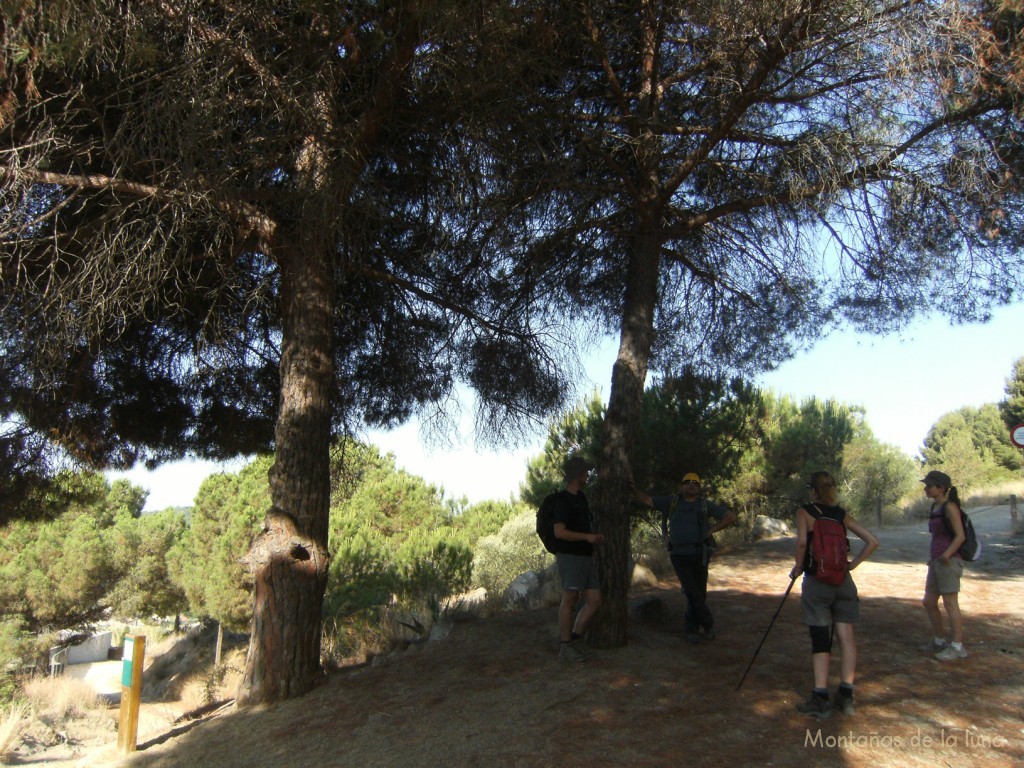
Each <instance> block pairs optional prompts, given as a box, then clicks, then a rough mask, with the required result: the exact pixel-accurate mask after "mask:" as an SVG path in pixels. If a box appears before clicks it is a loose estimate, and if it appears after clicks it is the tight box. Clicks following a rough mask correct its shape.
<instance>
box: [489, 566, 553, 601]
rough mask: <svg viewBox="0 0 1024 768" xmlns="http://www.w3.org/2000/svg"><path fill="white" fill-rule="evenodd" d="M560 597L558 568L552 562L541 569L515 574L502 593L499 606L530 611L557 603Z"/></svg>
mask: <svg viewBox="0 0 1024 768" xmlns="http://www.w3.org/2000/svg"><path fill="white" fill-rule="evenodd" d="M561 599H562V589H561V587H560V586H559V583H558V569H557V567H556V566H555V565H554V564H552V565H550V566H549V567H547V568H545V569H544V570H543V571H527V572H526V573H521V574H519V575H518V576H516V578H515V580H513V582H512V583H511V584H509V586H508V589H506V590H505V594H504V595H502V599H501V607H502V609H504V610H506V611H512V610H524V611H530V610H533V609H534V608H548V607H550V606H552V605H558V603H559V601H561Z"/></svg>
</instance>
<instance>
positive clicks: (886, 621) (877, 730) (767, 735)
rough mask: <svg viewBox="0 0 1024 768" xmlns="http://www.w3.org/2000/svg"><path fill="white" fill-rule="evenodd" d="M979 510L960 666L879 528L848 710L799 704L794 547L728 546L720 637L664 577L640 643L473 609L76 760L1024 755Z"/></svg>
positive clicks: (983, 761)
mask: <svg viewBox="0 0 1024 768" xmlns="http://www.w3.org/2000/svg"><path fill="white" fill-rule="evenodd" d="M974 519H975V525H976V527H977V528H978V530H979V533H980V534H981V535H982V539H983V541H984V544H985V556H984V558H983V560H982V561H981V562H978V563H974V564H970V565H968V567H967V569H966V571H967V573H966V575H965V579H964V586H963V592H962V593H961V605H962V607H963V609H964V612H965V616H966V645H967V648H968V651H969V652H970V656H969V658H967V659H966V660H963V661H959V662H947V663H942V662H939V661H936V660H935V659H934V658H932V657H931V656H929V655H928V654H926V653H923V652H922V651H920V650H919V646H920V645H921V643H923V642H925V641H927V640H928V639H929V637H930V631H929V628H928V622H927V619H926V617H925V614H924V610H923V609H922V608H921V606H920V598H921V593H922V590H923V585H924V574H925V567H924V565H923V564H922V563H923V561H924V559H925V557H926V553H927V547H928V537H927V533H926V531H925V524H924V523H923V522H922V523H920V524H917V525H911V526H904V527H900V528H886V529H882V530H880V531H878V533H879V536H880V538H881V540H882V547H881V548H880V549H879V550H878V552H876V555H875V557H874V558H873V559H872V561H869V562H868V563H866V564H864V565H863V566H862V567H861V568H859V569H858V570H857V571H856V572H855V577H856V581H857V584H858V587H859V590H860V594H861V603H862V615H861V622H860V624H859V626H858V628H857V641H858V648H859V656H860V658H859V665H858V677H857V695H856V700H857V712H856V714H854V715H852V716H840V715H838V714H837V715H834V716H833V717H832V718H831V719H828V720H824V721H818V720H816V719H814V718H810V717H808V716H805V715H801V714H799V713H798V712H796V711H795V709H794V706H795V705H796V704H797V703H798V702H799V701H802V700H803V699H805V698H806V696H807V694H808V692H809V690H810V686H811V682H812V679H811V670H810V654H809V650H810V649H809V640H808V638H807V633H806V629H805V628H804V627H803V625H801V623H800V611H799V590H800V588H799V582H798V583H797V585H796V587H795V588H794V589H793V591H792V593H790V595H789V596H788V598H787V599H786V600H785V601H784V602H783V600H782V597H783V594H784V592H785V589H786V586H787V585H788V583H789V580H788V570H789V567H790V563H791V560H792V554H791V552H792V548H793V540H792V539H782V540H775V541H770V542H759V543H757V544H752V545H746V546H742V547H734V548H730V549H728V550H726V551H723V552H721V553H720V554H719V556H718V558H717V560H716V561H715V563H714V564H713V567H712V576H711V581H710V584H709V604H710V606H711V608H712V610H713V611H714V613H715V616H716V620H717V624H718V627H717V629H718V639H717V641H715V642H714V643H704V644H700V645H692V644H689V643H686V642H685V641H684V640H683V639H682V612H683V600H682V596H681V595H680V593H679V591H678V586H677V585H676V584H675V583H674V582H664V583H659V584H658V585H657V587H649V588H644V589H642V590H640V591H638V592H637V593H636V594H635V595H634V597H633V601H632V602H633V604H634V605H637V604H640V603H643V602H647V603H648V605H647V610H646V611H645V612H644V613H643V615H642V617H641V615H640V614H639V612H638V613H637V615H636V618H634V620H633V621H632V622H631V624H630V634H629V644H628V645H627V646H626V647H623V648H618V649H613V650H598V651H597V652H596V653H595V656H594V658H592V659H590V660H588V661H587V662H585V663H583V664H575V665H572V664H566V663H560V662H559V660H558V659H557V656H556V650H555V648H556V633H555V625H556V610H555V609H553V608H551V609H542V610H537V611H529V612H520V613H510V614H503V615H500V616H496V617H493V618H488V619H477V620H467V621H463V622H459V623H457V624H456V625H455V627H454V628H453V630H452V632H451V633H450V634H449V635H448V637H447V638H446V639H444V640H442V641H439V642H434V643H430V644H428V645H426V646H424V647H422V648H420V649H418V650H407V651H405V652H403V653H401V654H395V655H393V656H391V657H389V658H388V659H387V662H386V663H384V664H379V665H365V666H361V667H356V668H350V669H346V670H343V671H341V672H338V673H335V674H333V675H332V676H331V677H330V678H329V679H328V681H327V683H326V684H325V685H323V686H322V687H320V688H318V689H317V690H315V691H314V692H312V693H311V694H309V695H307V696H305V697H303V698H301V699H298V700H294V701H289V702H285V703H284V704H281V705H278V706H275V707H264V708H256V709H249V710H243V711H234V710H230V709H229V710H228V711H225V712H223V713H221V714H219V715H217V716H213V717H209V718H207V719H205V720H199V721H195V722H194V723H193V724H191V725H188V726H178V727H176V728H169V729H165V730H163V731H160V732H153V731H150V732H149V733H146V732H144V731H143V730H141V729H140V738H139V750H138V752H136V753H135V754H134V755H132V756H129V757H118V756H117V755H116V754H115V752H114V751H113V746H110V747H105V748H103V749H100V750H96V751H94V752H93V753H92V754H89V755H86V756H83V757H80V758H79V759H77V760H76V761H75V762H73V763H64V764H63V765H66V766H71V765H76V766H87V765H96V766H104V767H106V766H118V767H119V768H170V767H171V766H189V767H191V766H195V765H202V766H204V768H228V767H229V766H238V767H239V768H242V767H243V766H244V767H245V768H251V767H252V766H293V765H318V766H388V767H389V768H391V767H393V766H416V767H417V768H419V767H420V766H424V765H444V766H479V765H487V766H499V767H502V766H524V767H529V768H533V767H534V766H559V767H563V766H564V767H566V768H572V767H573V766H587V767H588V768H589V767H591V766H609V765H636V766H677V765H680V764H694V765H698V766H719V765H721V766H730V767H735V766H743V765H767V766H805V765H807V764H808V761H813V762H814V763H815V764H818V765H837V766H838V765H842V766H933V765H948V766H1011V765H1018V766H1019V765H1022V764H1024V640H1022V638H1024V537H1022V536H1021V535H1020V534H1016V535H1014V534H1011V533H1010V521H1009V512H1008V510H1007V508H1006V507H997V508H992V509H989V510H986V511H979V512H978V513H977V514H976V515H975V516H974ZM855 546H856V544H855ZM780 605H781V609H780V613H779V616H778V619H777V621H776V622H775V625H774V627H773V628H772V630H771V632H770V633H769V634H768V635H767V639H766V640H765V642H764V644H763V646H762V648H761V650H760V653H759V655H758V656H757V659H756V661H755V662H754V664H753V667H752V668H751V670H750V672H749V674H748V676H747V677H746V680H745V681H744V683H743V686H742V688H740V689H739V690H737V686H738V684H739V682H740V679H741V677H742V676H743V674H744V670H745V669H746V668H747V666H748V664H749V662H750V660H751V658H752V655H753V654H754V652H755V649H756V648H757V647H758V644H759V643H760V642H761V640H762V638H763V637H765V632H766V630H767V628H768V625H769V622H770V620H771V618H772V616H773V615H774V614H775V612H776V610H777V609H779V608H780ZM835 656H836V658H834V660H833V679H832V685H833V686H834V685H835V684H836V682H837V680H836V675H837V674H838V658H837V657H838V653H836V654H835ZM159 705H160V703H159V702H150V703H149V704H147V706H159ZM47 765H49V766H57V765H62V764H60V763H54V762H48V763H47Z"/></svg>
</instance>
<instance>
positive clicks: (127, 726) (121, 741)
mask: <svg viewBox="0 0 1024 768" xmlns="http://www.w3.org/2000/svg"><path fill="white" fill-rule="evenodd" d="M145 658H146V636H145V635H125V638H124V653H123V654H122V659H121V715H120V718H119V720H118V726H117V751H118V752H123V753H125V754H127V753H129V752H134V751H135V746H136V742H137V741H138V736H139V702H140V701H141V699H142V665H143V662H144V661H145Z"/></svg>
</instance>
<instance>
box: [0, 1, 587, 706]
mask: <svg viewBox="0 0 1024 768" xmlns="http://www.w3.org/2000/svg"><path fill="white" fill-rule="evenodd" d="M471 5H472V7H470V6H471ZM519 12H520V11H519V10H518V9H516V8H510V7H508V5H507V4H505V3H485V4H483V5H481V4H463V3H449V2H433V1H432V0H394V1H393V2H384V3H379V2H353V3H345V4H338V3H335V2H328V1H327V0H323V1H317V0H310V1H304V2H298V3H288V2H286V3H280V2H266V1H263V0H256V1H254V2H246V3H241V4H224V3H216V2H214V3H210V2H200V1H199V0H182V1H180V2H169V3H159V4H153V3H124V2H121V1H120V0H118V1H117V2H115V1H114V0H95V1H94V2H88V3H80V2H69V1H68V0H48V2H46V3H19V4H14V6H13V7H11V8H10V12H7V11H5V17H4V19H3V22H2V27H0V34H2V38H3V39H2V42H3V48H2V51H3V53H2V60H0V68H2V70H0V73H2V77H0V136H2V139H0V156H2V164H0V281H2V282H0V291H2V293H0V329H2V334H0V337H2V339H3V341H2V342H0V417H2V418H3V419H4V420H5V421H7V422H10V423H12V424H14V425H15V426H16V427H18V428H21V429H24V430H26V431H27V432H26V434H30V435H32V434H36V435H38V434H43V435H45V436H47V437H48V438H51V439H52V440H53V442H54V444H55V445H56V446H57V448H58V449H59V451H62V452H64V453H65V454H67V455H70V456H71V457H73V458H75V459H77V460H79V461H83V462H87V463H90V464H94V465H96V466H127V465H130V464H132V463H134V462H136V461H139V460H143V461H146V462H148V463H156V462H159V461H162V460H164V459H166V458H170V457H174V456H180V455H187V454H192V455H196V456H203V457H210V458H219V457H224V456H230V455H235V454H239V453H246V454H251V453H254V452H256V451H261V450H269V449H272V450H273V451H274V455H275V461H274V464H273V467H272V469H271V470H270V481H271V504H270V509H269V511H268V513H267V516H266V521H265V523H264V526H263V532H262V535H261V537H260V538H259V539H258V540H257V541H256V542H255V543H254V546H253V549H252V551H251V552H250V555H249V562H250V564H251V567H252V569H253V575H254V582H255V594H256V598H255V610H254V620H253V633H252V644H251V646H250V652H249V657H248V662H247V670H246V675H245V681H244V683H243V686H242V691H240V694H239V701H240V702H241V703H243V704H244V703H257V702H268V701H274V700H279V699H282V698H287V697H289V696H293V695H297V694H301V693H303V692H305V691H307V690H309V689H310V688H311V686H312V685H313V684H314V682H315V680H316V679H317V678H318V675H319V672H320V664H319V643H320V628H321V610H322V608H321V604H322V598H323V594H324V588H325V583H326V578H327V532H328V525H327V521H328V508H329V493H330V484H331V477H330V469H329V459H328V453H329V446H330V442H331V435H332V431H335V432H336V431H343V430H345V429H346V428H347V427H349V426H350V425H357V424H360V423H367V424H371V425H377V426H384V425H389V424H393V423H396V422H399V421H401V420H403V419H405V418H407V417H408V416H409V415H410V414H411V413H413V412H415V411H417V410H419V409H422V408H426V407H429V406H432V405H434V404H443V403H444V402H445V400H446V399H448V398H451V396H452V393H453V391H454V387H455V385H456V383H457V382H460V381H461V382H466V383H468V384H469V385H470V386H472V387H473V388H475V389H476V391H477V392H478V393H479V394H480V398H479V400H478V402H480V403H481V404H482V406H483V409H484V410H483V413H482V416H483V422H484V423H485V424H487V425H488V426H489V427H491V428H492V430H498V429H506V430H507V429H510V428H516V427H518V426H521V425H522V423H523V419H524V417H538V416H541V415H544V414H546V413H550V412H551V411H553V410H554V409H556V408H557V407H558V406H560V405H561V403H562V402H563V395H564V390H565V387H566V384H567V381H566V378H565V376H564V372H563V370H562V368H561V367H560V365H559V356H560V355H561V354H562V352H563V350H562V348H561V347H560V346H558V345H557V342H559V341H560V339H559V337H558V331H557V329H558V328H559V327H560V326H559V321H560V318H559V317H557V316H556V315H554V314H550V307H551V304H550V303H549V302H547V301H545V300H544V297H543V292H544V285H543V284H539V283H538V281H537V280H536V278H535V277H534V274H533V272H532V271H531V270H530V269H528V268H527V267H525V266H524V267H522V268H520V261H521V260H522V259H523V258H524V254H522V253H521V252H517V251H514V250H511V249H508V248H505V247H502V243H500V242H497V241H495V239H494V235H493V233H492V232H491V230H490V229H489V227H490V222H489V221H487V220H485V219H482V218H480V217H479V216H475V215H474V213H475V211H476V206H475V205H474V202H475V201H476V200H477V199H478V198H479V192H478V189H479V187H480V185H481V182H480V178H481V177H483V178H487V177H488V176H489V175H491V174H493V173H494V169H492V168H490V167H489V165H488V159H487V158H488V155H487V154H486V149H487V146H488V144H487V142H488V140H490V139H491V138H493V136H494V135H495V134H494V131H493V130H490V129H489V127H488V122H487V121H488V120H490V119H491V118H490V117H489V115H492V114H493V110H492V106H494V105H497V106H501V99H500V98H498V94H500V93H503V92H504V89H505V87H506V85H507V83H508V82H509V80H510V79H511V78H516V79H523V78H525V79H527V80H528V79H529V78H530V77H533V75H532V73H531V67H532V63H531V62H532V59H531V56H530V55H528V54H529V52H528V51H527V46H525V45H522V44H521V41H520V39H519V38H520V37H522V36H523V35H525V34H527V32H528V26H529V25H528V24H523V23H522V22H521V21H520V20H519V18H518V17H517V16H515V15H514V14H517V13H519ZM507 14H513V16H511V17H510V18H505V15H507ZM496 63H500V65H501V66H500V67H498V66H496ZM513 114H514V113H513ZM495 123H496V124H500V125H507V123H508V120H505V119H502V120H496V121H495ZM31 447H33V446H31V445H30V444H29V443H28V442H25V441H22V442H14V441H12V442H10V443H9V445H8V444H5V445H4V452H3V453H0V455H3V454H6V455H10V456H15V457H17V458H18V459H24V458H25V457H26V449H28V448H31ZM8 448H9V450H8ZM37 457H42V458H46V456H45V455H44V454H43V453H42V452H38V453H37V454H34V455H33V456H31V457H30V458H37ZM285 616H288V617H289V619H288V621H287V622H286V621H285V619H284V618H283V617H285ZM286 623H287V626H286Z"/></svg>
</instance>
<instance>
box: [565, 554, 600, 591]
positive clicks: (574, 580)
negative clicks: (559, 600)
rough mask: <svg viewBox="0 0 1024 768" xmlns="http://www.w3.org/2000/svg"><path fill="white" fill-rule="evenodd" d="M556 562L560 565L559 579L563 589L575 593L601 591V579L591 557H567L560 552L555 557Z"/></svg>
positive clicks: (595, 562) (594, 561)
mask: <svg viewBox="0 0 1024 768" xmlns="http://www.w3.org/2000/svg"><path fill="white" fill-rule="evenodd" d="M555 562H556V563H558V578H559V580H560V581H561V584H562V589H570V590H572V591H574V592H583V591H584V590H587V589H600V587H601V579H600V577H599V576H598V573H597V561H596V560H594V558H592V557H590V556H589V555H566V554H564V553H562V552H559V553H558V554H556V555H555Z"/></svg>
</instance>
